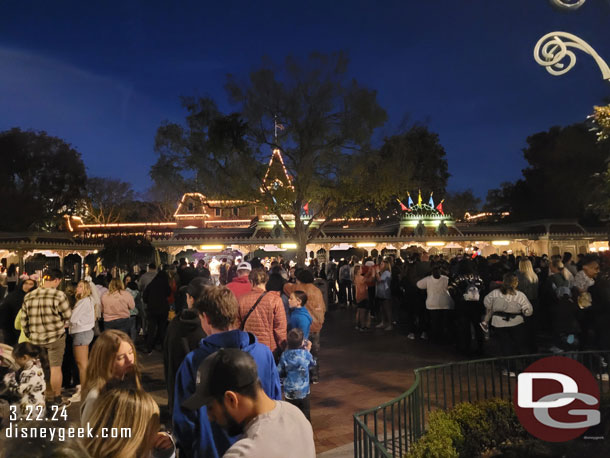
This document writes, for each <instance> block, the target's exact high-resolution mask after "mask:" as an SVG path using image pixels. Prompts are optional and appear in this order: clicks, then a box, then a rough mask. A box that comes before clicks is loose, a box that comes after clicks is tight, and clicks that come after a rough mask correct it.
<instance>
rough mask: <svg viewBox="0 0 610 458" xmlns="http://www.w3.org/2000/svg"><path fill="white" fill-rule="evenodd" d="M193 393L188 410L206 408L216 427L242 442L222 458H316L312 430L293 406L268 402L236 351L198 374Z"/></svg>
mask: <svg viewBox="0 0 610 458" xmlns="http://www.w3.org/2000/svg"><path fill="white" fill-rule="evenodd" d="M194 388H195V389H194V391H193V394H192V396H191V397H190V398H189V399H187V400H186V401H185V402H184V406H185V408H187V409H191V410H201V408H202V406H205V407H206V408H207V415H208V416H209V419H210V421H211V422H213V424H215V425H219V426H220V427H222V428H223V429H224V430H226V431H227V433H228V434H229V435H231V436H232V437H235V436H238V437H239V438H240V439H239V440H238V441H237V442H235V443H233V444H232V445H231V447H230V448H229V449H228V450H227V451H226V452H225V453H224V454H223V457H224V458H238V457H246V456H247V457H249V458H285V457H286V456H297V455H298V456H299V457H302V458H315V456H316V450H315V444H314V439H313V430H312V428H311V424H310V423H309V422H308V421H307V418H305V416H304V415H303V413H302V412H301V411H300V410H299V409H298V408H296V407H295V406H293V405H291V404H290V403H288V402H282V401H279V400H277V401H276V400H274V399H273V398H272V397H269V395H268V393H267V392H266V391H265V389H264V387H263V386H262V383H261V379H260V367H258V368H257V362H256V360H255V358H253V357H252V356H251V355H250V354H248V353H246V352H243V351H240V350H239V349H235V348H225V349H221V350H219V351H217V352H216V353H214V354H213V355H211V356H210V357H209V358H207V359H206V360H205V361H204V363H203V364H202V365H201V367H200V368H199V370H198V373H197V384H196V386H195V387H194ZM295 454H296V455H295ZM202 456H213V455H212V454H209V455H202Z"/></svg>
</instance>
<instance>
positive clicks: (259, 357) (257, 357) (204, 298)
mask: <svg viewBox="0 0 610 458" xmlns="http://www.w3.org/2000/svg"><path fill="white" fill-rule="evenodd" d="M194 307H195V309H196V310H197V312H198V313H199V317H200V321H201V326H202V328H203V330H204V332H205V333H206V334H207V337H206V338H205V339H203V340H202V341H201V342H200V343H199V347H198V348H196V349H195V350H193V351H192V352H190V353H189V354H188V355H187V356H186V358H185V359H184V361H183V362H182V364H181V365H180V368H179V369H178V373H177V374H176V389H175V393H174V409H173V415H172V420H173V426H174V434H175V436H176V438H177V440H178V446H179V448H180V450H181V453H182V454H184V456H187V457H195V456H196V457H214V458H216V457H221V456H223V455H224V454H225V452H226V451H227V450H228V449H229V447H230V446H231V445H232V444H233V443H234V442H235V441H236V440H237V439H238V434H239V431H238V432H237V434H236V433H235V432H234V431H228V432H224V431H223V430H222V428H221V427H220V426H219V425H218V423H215V422H213V421H210V420H213V419H209V418H208V411H207V409H206V407H205V405H203V404H201V405H200V406H199V407H197V408H186V407H185V406H184V405H183V403H184V402H185V401H186V400H187V399H188V398H189V397H190V396H192V395H194V394H195V392H196V391H197V390H198V389H199V388H198V385H199V384H200V376H198V375H197V374H198V369H199V367H200V366H201V363H202V362H203V361H204V360H206V358H208V356H210V355H212V354H213V353H215V352H217V351H218V350H220V349H222V348H224V349H240V350H243V351H244V352H246V353H248V354H250V355H252V358H253V359H254V361H256V366H257V367H258V378H259V380H260V382H261V385H262V388H263V390H264V391H265V393H266V395H267V396H269V397H270V398H271V399H277V400H279V399H281V398H282V392H281V388H280V379H279V376H278V372H277V367H276V365H275V360H274V358H273V354H272V353H271V350H270V349H269V347H268V346H266V345H264V344H261V343H259V342H258V341H257V339H256V337H255V336H254V334H251V333H248V332H244V331H241V330H239V329H238V328H237V326H236V322H237V313H238V309H239V305H238V303H237V299H235V295H234V294H233V293H232V292H231V291H230V290H229V289H227V288H226V287H209V288H206V289H205V290H204V291H203V293H202V295H201V297H200V298H199V299H198V300H197V301H196V302H195V305H194ZM181 456H182V455H181Z"/></svg>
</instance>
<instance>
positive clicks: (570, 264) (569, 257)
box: [561, 251, 578, 277]
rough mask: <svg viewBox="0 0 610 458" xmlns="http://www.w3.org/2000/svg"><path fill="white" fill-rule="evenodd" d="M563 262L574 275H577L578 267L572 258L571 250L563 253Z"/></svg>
mask: <svg viewBox="0 0 610 458" xmlns="http://www.w3.org/2000/svg"><path fill="white" fill-rule="evenodd" d="M561 262H563V265H564V267H565V268H566V269H568V270H569V271H570V273H571V274H572V276H573V277H575V276H576V274H577V273H578V267H577V266H576V264H575V263H574V261H573V260H572V253H570V252H569V251H566V252H565V253H563V259H562V260H561Z"/></svg>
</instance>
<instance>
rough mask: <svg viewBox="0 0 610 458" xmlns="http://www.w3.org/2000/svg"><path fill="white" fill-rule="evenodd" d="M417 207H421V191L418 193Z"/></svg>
mask: <svg viewBox="0 0 610 458" xmlns="http://www.w3.org/2000/svg"><path fill="white" fill-rule="evenodd" d="M417 205H418V206H419V205H421V189H420V190H419V192H418V193H417Z"/></svg>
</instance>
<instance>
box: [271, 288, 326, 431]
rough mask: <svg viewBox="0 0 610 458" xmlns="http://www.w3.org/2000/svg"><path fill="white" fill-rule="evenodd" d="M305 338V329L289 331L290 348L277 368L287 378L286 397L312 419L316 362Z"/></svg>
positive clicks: (281, 376)
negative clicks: (312, 371) (312, 374)
mask: <svg viewBox="0 0 610 458" xmlns="http://www.w3.org/2000/svg"><path fill="white" fill-rule="evenodd" d="M293 294H294V293H293ZM305 340H306V338H305V337H304V334H303V331H302V330H301V329H299V328H298V327H295V328H293V329H291V330H290V331H289V332H288V349H287V350H286V351H285V352H284V353H282V356H281V357H280V362H279V364H278V366H277V369H278V372H279V374H280V378H284V379H285V380H284V398H285V399H286V401H287V402H289V403H290V404H292V405H294V406H296V407H298V408H299V409H300V410H301V412H303V414H304V415H305V417H306V418H307V419H308V420H309V421H311V414H310V410H311V408H310V402H309V370H310V369H311V368H312V367H313V366H315V364H316V362H315V361H314V359H313V356H311V353H310V352H309V349H310V348H311V342H307V343H305Z"/></svg>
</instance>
